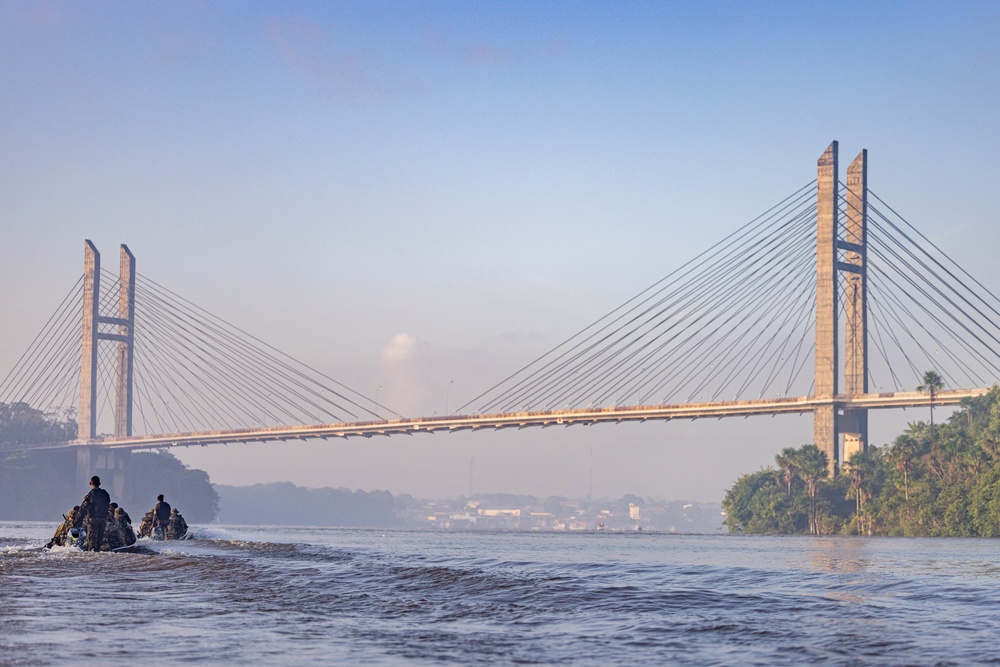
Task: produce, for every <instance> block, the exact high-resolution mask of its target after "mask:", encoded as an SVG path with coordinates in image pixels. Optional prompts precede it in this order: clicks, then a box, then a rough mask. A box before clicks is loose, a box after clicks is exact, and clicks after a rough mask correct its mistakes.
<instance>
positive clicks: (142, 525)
mask: <svg viewBox="0 0 1000 667" xmlns="http://www.w3.org/2000/svg"><path fill="white" fill-rule="evenodd" d="M154 514H155V513H154V511H153V510H149V511H148V512H146V515H145V516H143V517H142V521H141V522H139V537H149V536H150V535H152V534H153V516H154Z"/></svg>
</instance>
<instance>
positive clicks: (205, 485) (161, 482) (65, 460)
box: [0, 403, 219, 523]
mask: <svg viewBox="0 0 1000 667" xmlns="http://www.w3.org/2000/svg"><path fill="white" fill-rule="evenodd" d="M76 433H77V424H76V420H75V418H74V416H73V415H72V414H63V413H44V412H42V411H40V410H36V409H34V408H32V407H30V406H28V405H27V404H25V403H13V404H7V403H0V520H12V519H13V520H29V521H32V520H33V521H59V520H61V516H62V514H63V513H64V512H66V511H67V510H69V509H70V508H71V507H73V505H78V504H79V503H80V501H81V500H82V499H83V497H84V495H86V493H87V491H89V490H90V489H89V487H88V481H89V479H78V478H77V465H76V464H77V455H76V452H75V451H73V450H71V449H69V450H67V449H60V450H44V449H42V450H24V451H18V450H17V449H16V448H14V447H11V446H12V445H23V444H39V443H40V444H53V443H58V442H66V441H69V440H72V439H74V438H75V437H76ZM5 450H6V451H5ZM105 488H107V490H108V491H109V492H112V494H113V489H112V488H111V485H110V484H107V483H106V484H105ZM159 493H163V494H165V495H166V496H167V500H168V502H170V504H171V505H173V506H174V507H177V509H178V510H179V511H180V512H181V513H182V514H183V515H184V517H185V518H186V519H187V521H188V523H207V522H209V521H212V520H213V519H215V516H216V514H217V513H218V511H219V496H218V494H217V493H216V492H215V489H214V488H213V487H212V483H211V481H210V480H209V478H208V473H206V472H205V471H204V470H196V469H192V468H189V467H187V466H185V465H184V464H183V463H182V462H181V461H179V460H178V459H177V458H176V457H174V456H173V455H172V454H169V453H167V452H135V453H133V454H132V455H131V456H129V458H128V462H127V464H126V470H125V488H124V490H123V493H122V497H121V498H115V497H113V498H112V500H114V501H115V502H117V503H119V504H120V505H121V506H122V507H124V508H125V509H126V511H128V512H129V514H130V515H131V516H132V519H133V520H134V521H136V522H138V520H139V519H140V518H142V515H143V514H144V513H145V512H146V511H147V510H149V509H150V508H152V507H153V506H154V505H155V504H156V496H157V494H159Z"/></svg>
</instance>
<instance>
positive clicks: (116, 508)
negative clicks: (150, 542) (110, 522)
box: [111, 503, 132, 526]
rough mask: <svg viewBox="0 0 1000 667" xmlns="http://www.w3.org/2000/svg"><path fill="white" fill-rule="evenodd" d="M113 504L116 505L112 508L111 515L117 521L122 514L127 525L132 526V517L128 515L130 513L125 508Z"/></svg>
mask: <svg viewBox="0 0 1000 667" xmlns="http://www.w3.org/2000/svg"><path fill="white" fill-rule="evenodd" d="M111 504H112V505H114V507H113V508H111V515H113V516H114V517H115V519H118V513H119V512H121V515H122V518H123V519H124V520H125V523H127V524H128V525H130V526H131V525H132V517H130V516H129V515H128V512H126V511H125V509H124V508H122V507H119V506H118V503H111Z"/></svg>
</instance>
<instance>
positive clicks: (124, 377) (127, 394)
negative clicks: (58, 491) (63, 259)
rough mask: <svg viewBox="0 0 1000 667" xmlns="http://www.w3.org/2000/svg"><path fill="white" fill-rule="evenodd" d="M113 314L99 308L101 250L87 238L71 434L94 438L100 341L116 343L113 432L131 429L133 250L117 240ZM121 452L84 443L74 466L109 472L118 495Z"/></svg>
mask: <svg viewBox="0 0 1000 667" xmlns="http://www.w3.org/2000/svg"><path fill="white" fill-rule="evenodd" d="M120 254H121V261H120V273H119V280H118V282H119V290H118V313H117V315H118V316H117V317H110V316H104V315H102V314H101V308H100V306H101V253H99V252H98V251H97V248H96V247H95V246H94V244H93V243H92V242H91V241H89V240H88V241H85V244H84V262H83V327H82V329H83V334H82V337H81V345H80V348H81V351H80V411H79V415H78V417H77V437H78V439H79V440H81V441H92V440H94V439H95V438H97V407H98V401H97V375H98V358H99V355H98V352H99V346H100V343H101V341H111V342H116V343H117V344H118V351H117V355H116V358H117V370H116V381H115V437H116V438H122V437H128V436H130V435H132V378H133V368H134V363H133V352H134V343H135V256H134V255H133V254H132V252H131V251H130V250H129V249H128V246H126V245H124V244H122V246H121V253H120ZM126 458H127V455H124V454H122V453H119V452H114V451H112V450H103V451H99V450H96V449H95V448H92V447H87V448H85V449H82V450H80V451H79V452H78V455H77V472H78V474H79V475H80V476H82V477H89V476H90V475H92V474H95V473H97V474H101V473H102V472H103V473H104V474H105V475H108V474H110V475H111V476H112V479H111V483H110V484H108V485H107V486H110V487H111V488H112V490H114V491H115V493H117V494H118V495H119V496H120V495H121V491H122V488H123V486H124V474H125V472H124V469H125V460H126Z"/></svg>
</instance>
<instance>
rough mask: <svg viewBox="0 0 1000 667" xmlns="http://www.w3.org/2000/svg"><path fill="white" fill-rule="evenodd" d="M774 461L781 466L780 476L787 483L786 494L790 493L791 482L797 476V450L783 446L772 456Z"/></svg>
mask: <svg viewBox="0 0 1000 667" xmlns="http://www.w3.org/2000/svg"><path fill="white" fill-rule="evenodd" d="M774 462H775V463H777V464H778V467H779V468H781V471H782V478H783V479H784V480H785V484H787V485H788V495H792V482H793V481H794V480H795V479H796V478H797V477H798V476H799V452H798V450H797V449H795V448H794V447H785V448H784V449H783V450H781V453H780V454H778V455H777V456H775V457H774Z"/></svg>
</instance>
